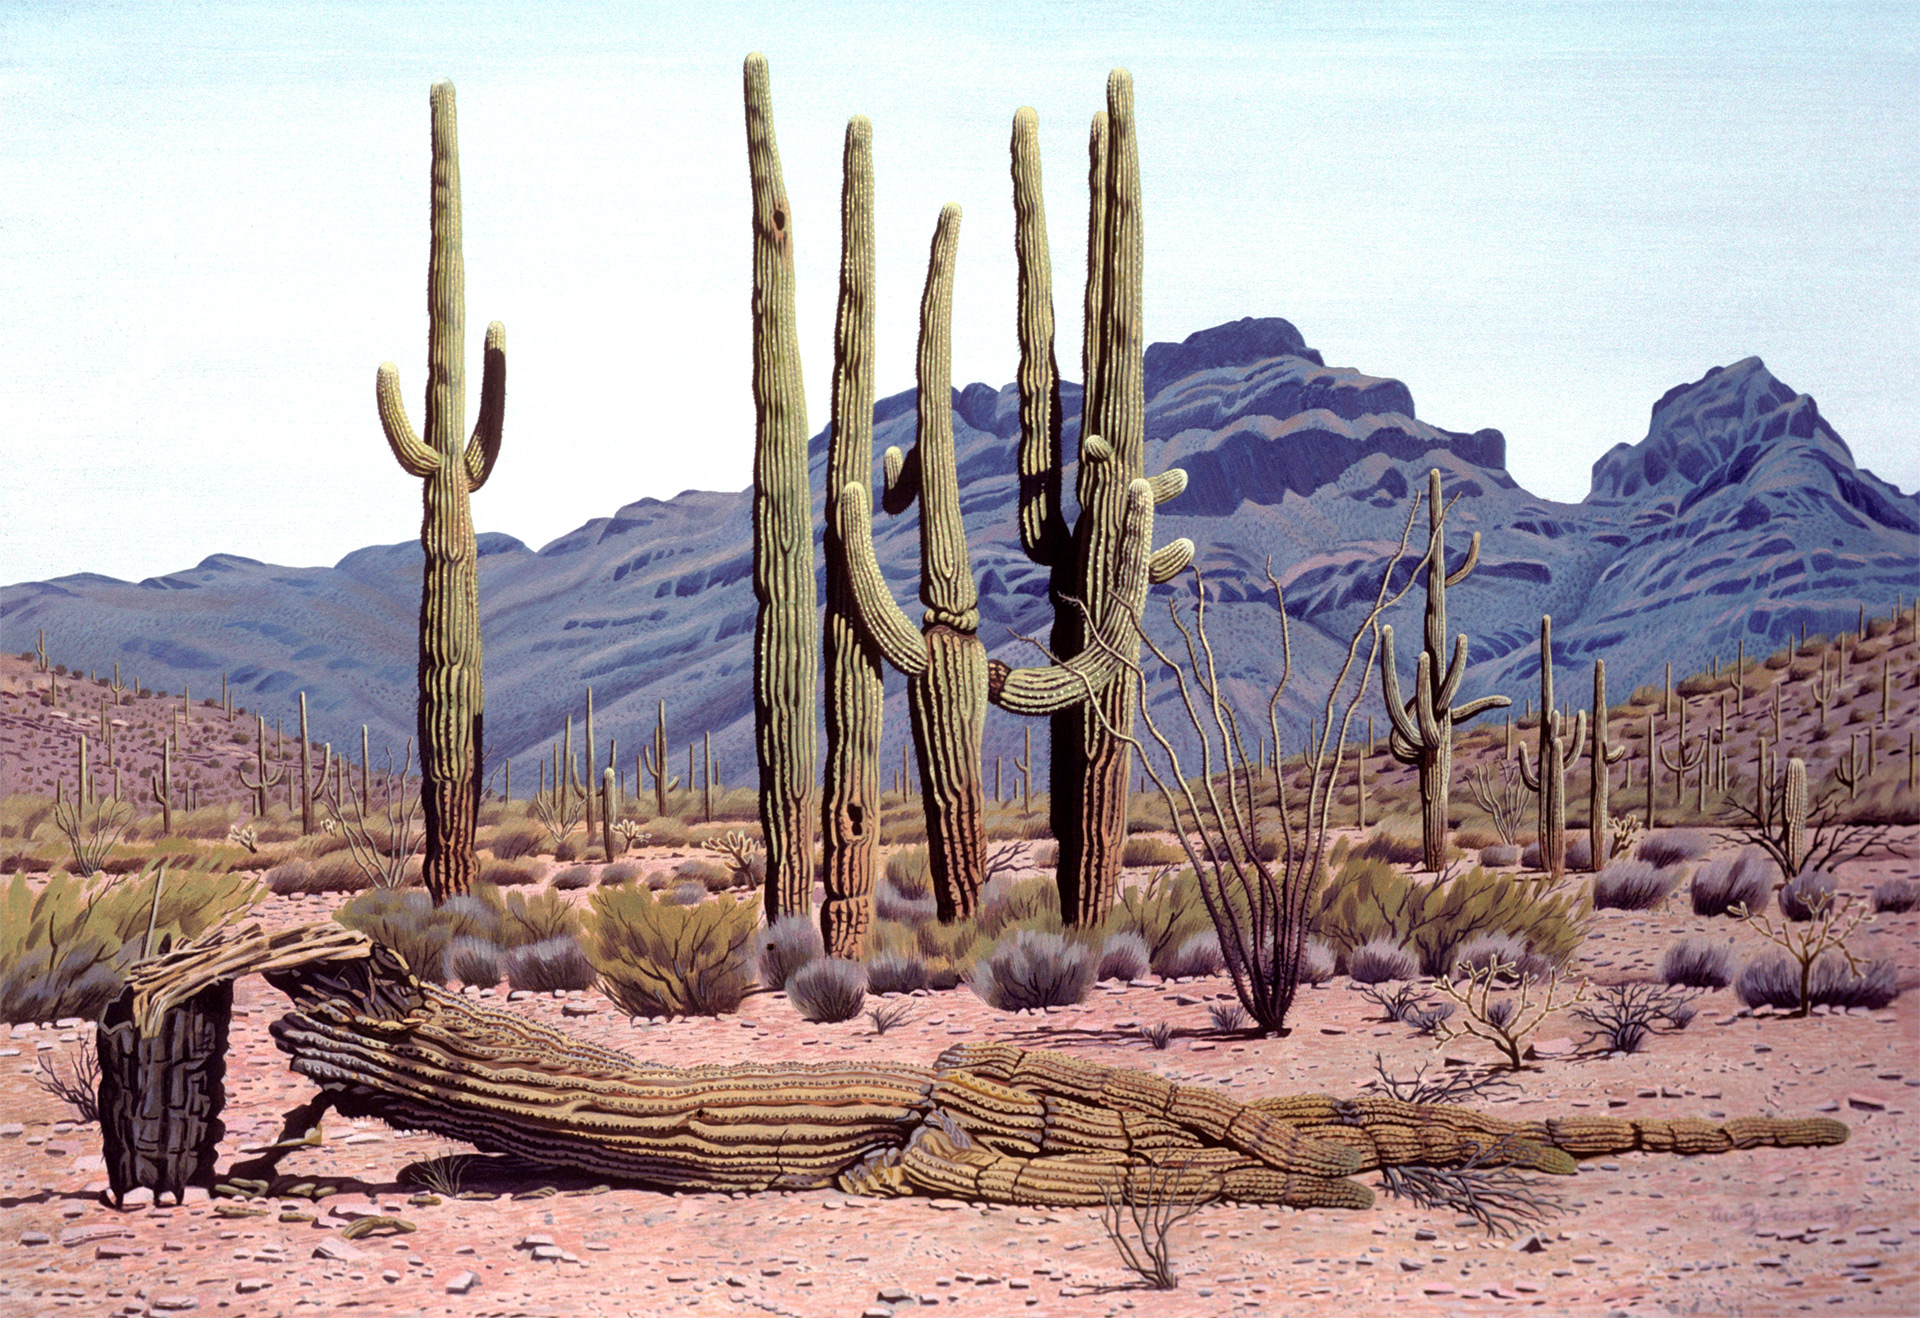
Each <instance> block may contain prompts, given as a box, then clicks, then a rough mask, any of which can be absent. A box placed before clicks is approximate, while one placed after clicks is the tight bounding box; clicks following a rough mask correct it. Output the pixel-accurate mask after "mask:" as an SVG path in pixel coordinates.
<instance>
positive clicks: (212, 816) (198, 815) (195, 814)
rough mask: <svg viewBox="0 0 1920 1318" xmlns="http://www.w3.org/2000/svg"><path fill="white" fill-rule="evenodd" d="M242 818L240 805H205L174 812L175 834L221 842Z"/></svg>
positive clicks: (197, 839)
mask: <svg viewBox="0 0 1920 1318" xmlns="http://www.w3.org/2000/svg"><path fill="white" fill-rule="evenodd" d="M239 818H240V807H239V806H238V805H203V806H201V807H200V808H199V809H198V810H176V811H174V812H173V835H174V836H175V837H190V838H193V839H194V840H196V841H200V842H219V841H221V840H222V839H224V838H225V837H226V836H227V830H228V829H230V828H232V827H233V825H234V822H235V821H236V820H238V819H239Z"/></svg>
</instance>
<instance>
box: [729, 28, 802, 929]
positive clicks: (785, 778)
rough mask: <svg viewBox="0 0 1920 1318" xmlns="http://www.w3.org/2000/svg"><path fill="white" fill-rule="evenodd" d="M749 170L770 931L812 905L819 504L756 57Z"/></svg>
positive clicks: (787, 217)
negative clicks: (812, 482)
mask: <svg viewBox="0 0 1920 1318" xmlns="http://www.w3.org/2000/svg"><path fill="white" fill-rule="evenodd" d="M744 81H745V84H746V106H747V164H748V168H749V171H750V173H751V176H752V183H753V410H754V434H753V597H754V600H755V601H756V602H757V603H758V605H759V609H758V612H757V613H756V615H755V618H754V626H753V738H754V750H755V753H756V755H757V757H758V759H759V765H760V831H761V834H762V836H763V838H764V839H765V842H766V848H767V890H766V910H767V919H768V921H769V922H771V921H773V920H777V919H779V918H780V917H781V916H783V915H796V914H800V913H802V912H804V911H806V910H807V908H808V907H809V906H811V905H812V900H813V828H814V814H813V806H814V796H813V793H814V754H815V739H814V682H815V680H816V675H817V669H818V663H819V658H818V656H819V653H820V637H819V629H820V623H819V615H818V614H817V613H815V611H814V585H813V500H812V495H811V493H810V491H809V489H808V485H807V405H806V397H805V394H804V392H803V389H802V385H801V377H800V338H799V331H798V330H797V329H796V328H795V324H794V282H795V280H794V264H793V213H792V211H791V210H789V209H788V206H787V186H786V183H785V182H784V180H783V179H782V177H781V174H780V149H779V147H778V145H777V144H776V143H775V141H774V136H773V93H772V90H771V89H770V87H769V85H768V75H767V59H766V56H764V55H761V54H759V53H758V52H756V53H754V54H751V55H749V56H747V62H746V68H745V78H744Z"/></svg>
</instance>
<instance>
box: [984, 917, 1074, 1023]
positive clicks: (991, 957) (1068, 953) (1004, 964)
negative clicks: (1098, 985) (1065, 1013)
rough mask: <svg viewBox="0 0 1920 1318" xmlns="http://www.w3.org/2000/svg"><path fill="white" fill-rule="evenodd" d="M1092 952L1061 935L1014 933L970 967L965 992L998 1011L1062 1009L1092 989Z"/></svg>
mask: <svg viewBox="0 0 1920 1318" xmlns="http://www.w3.org/2000/svg"><path fill="white" fill-rule="evenodd" d="M1096 969H1097V965H1096V960H1095V957H1094V954H1093V950H1092V949H1091V948H1089V947H1088V946H1086V945H1085V944H1084V943H1078V942H1074V941H1072V940H1070V939H1068V938H1067V937H1066V936H1065V935H1063V934H1055V933H1046V932H1044V931H1042V930H1038V929H1016V930H1014V931H1013V932H1012V933H1010V934H1008V935H1007V936H1006V937H1005V938H1002V939H1001V940H1000V941H999V942H998V943H996V944H995V945H994V949H993V951H991V952H989V953H988V954H987V955H986V956H985V957H984V958H982V959H981V960H980V961H979V962H978V963H976V964H975V965H974V967H973V972H972V973H971V974H969V975H968V976H967V987H968V988H970V989H972V990H973V991H974V993H976V994H977V995H979V997H980V998H981V1000H982V1001H984V1002H985V1003H986V1004H987V1005H988V1006H990V1007H992V1008H994V1009H995V1010H998V1011H1030V1010H1034V1009H1037V1008H1040V1007H1066V1006H1071V1005H1072V1004H1074V1003H1076V1002H1079V1001H1081V1000H1082V999H1083V998H1085V997H1086V996H1087V991H1088V990H1089V989H1091V988H1092V987H1093V976H1094V972H1095V970H1096Z"/></svg>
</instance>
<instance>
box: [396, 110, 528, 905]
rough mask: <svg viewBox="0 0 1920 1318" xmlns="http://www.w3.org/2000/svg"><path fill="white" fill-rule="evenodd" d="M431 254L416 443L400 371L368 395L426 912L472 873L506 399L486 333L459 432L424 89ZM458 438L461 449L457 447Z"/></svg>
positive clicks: (458, 318) (444, 116) (453, 214)
mask: <svg viewBox="0 0 1920 1318" xmlns="http://www.w3.org/2000/svg"><path fill="white" fill-rule="evenodd" d="M430 99H431V103H432V107H433V221H432V231H433V240H432V248H431V250H430V252H429V255H428V258H427V412H426V438H425V440H424V441H423V440H422V439H421V437H420V436H419V435H417V434H415V433H414V429H413V423H412V422H411V421H409V420H408V419H407V409H406V404H405V403H403V402H402V401H401V398H400V369H399V367H397V366H395V365H394V364H393V363H392V362H385V363H382V364H381V367H380V370H379V372H378V374H377V375H376V377H375V385H374V395H375V399H376V401H377V403H378V405H379V409H380V425H381V428H382V429H383V430H384V431H385V432H386V437H387V446H388V447H389V448H391V449H392V450H393V456H394V458H395V459H396V460H397V461H398V462H399V463H400V469H401V470H402V471H404V472H406V473H407V475H409V476H415V477H418V478H420V481H421V499H422V504H423V507H424V513H423V515H422V517H421V521H420V547H421V549H422V551H423V552H424V554H425V557H426V564H425V571H424V572H423V573H422V576H421V583H420V694H419V700H418V706H417V713H418V722H419V728H420V773H421V778H422V785H421V792H420V795H421V797H422V799H423V801H424V802H425V805H426V820H427V852H426V859H425V863H424V867H423V877H424V879H425V881H426V885H427V891H428V892H429V893H431V894H432V895H433V900H434V902H435V904H438V903H440V902H443V901H445V900H446V899H447V898H448V897H450V896H453V895H454V894H456V893H463V892H465V891H466V890H467V888H468V886H469V885H470V884H471V883H472V882H473V880H474V878H475V877H476V876H477V875H478V872H479V862H478V861H477V860H476V858H475V856H474V850H473V835H474V830H475V829H476V828H477V827H478V825H479V815H480V765H481V762H482V758H483V751H484V745H483V741H484V737H483V731H484V726H483V725H484V717H483V716H484V711H485V705H486V697H485V692H484V690H483V688H482V686H481V681H480V590H479V582H478V567H477V560H478V550H477V547H476V545H475V542H474V537H473V511H472V508H471V506H470V504H469V502H468V496H469V495H470V494H472V493H473V492H474V491H475V490H478V489H479V488H480V487H481V486H482V485H484V484H486V482H487V477H488V476H490V475H492V473H493V464H494V459H495V458H497V457H498V456H499V454H500V425H501V420H502V417H503V414H504V413H505V411H506V401H507V331H506V327H505V326H503V325H502V324H501V323H500V322H499V321H497V320H496V321H494V322H493V323H492V324H490V325H488V326H487V345H486V362H485V367H484V372H483V374H482V377H481V384H480V418H479V421H478V423H477V424H476V425H475V426H474V428H473V434H472V436H471V437H466V436H463V434H462V432H463V431H464V429H465V428H466V406H467V367H466V326H467V293H466V267H465V264H464V262H463V259H462V256H461V247H460V146H459V137H458V133H457V130H456V126H455V122H454V107H453V84H452V83H451V82H440V83H435V84H434V88H433V93H432V96H431V98H430ZM463 439H464V442H465V447H464V448H463V447H462V441H463Z"/></svg>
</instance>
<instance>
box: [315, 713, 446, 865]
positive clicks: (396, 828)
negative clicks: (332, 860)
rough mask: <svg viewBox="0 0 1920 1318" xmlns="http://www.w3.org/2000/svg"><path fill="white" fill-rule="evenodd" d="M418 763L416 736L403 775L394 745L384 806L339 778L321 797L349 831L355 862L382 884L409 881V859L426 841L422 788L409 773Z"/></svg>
mask: <svg viewBox="0 0 1920 1318" xmlns="http://www.w3.org/2000/svg"><path fill="white" fill-rule="evenodd" d="M412 768H413V741H412V739H411V738H409V739H408V741H407V751H406V758H405V760H404V762H403V763H402V764H401V766H400V773H399V775H398V776H397V777H396V776H395V775H394V772H393V750H392V748H391V747H389V748H388V750H387V773H386V788H387V797H386V802H385V804H383V805H382V806H380V807H379V808H378V809H375V808H374V805H373V802H372V801H371V800H366V799H362V798H360V797H358V796H356V795H355V794H354V792H353V789H352V788H351V787H349V788H347V790H346V791H345V792H342V790H341V787H340V781H339V779H338V778H335V779H334V780H333V782H332V783H331V785H328V786H324V787H323V788H322V789H321V793H320V800H321V803H322V804H323V805H324V806H325V807H326V809H327V812H328V813H329V814H331V815H332V816H333V818H334V819H335V820H336V821H337V824H338V827H339V830H340V832H341V833H342V834H343V835H344V836H345V837H346V839H347V852H348V854H349V855H351V856H352V857H353V863H354V865H355V866H357V867H358V868H359V870H360V872H361V873H362V874H364V875H366V876H367V880H368V881H369V882H370V883H372V884H373V886H374V887H376V888H398V887H399V886H400V885H401V884H402V883H403V882H405V880H406V876H407V862H408V861H410V860H412V859H413V857H414V854H415V853H416V852H418V851H419V850H420V848H421V847H422V846H423V845H424V844H425V842H426V832H425V830H424V829H423V828H422V827H421V818H420V814H421V804H420V793H419V791H418V790H409V789H408V778H407V775H408V773H409V772H410V771H411V770H412ZM369 795H371V792H369Z"/></svg>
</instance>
